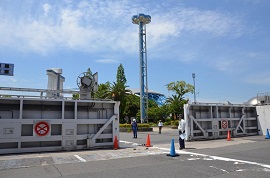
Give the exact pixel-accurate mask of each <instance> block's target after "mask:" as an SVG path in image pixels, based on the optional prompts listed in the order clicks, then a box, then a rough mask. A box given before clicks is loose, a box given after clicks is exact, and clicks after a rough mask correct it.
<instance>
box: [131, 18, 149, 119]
mask: <svg viewBox="0 0 270 178" xmlns="http://www.w3.org/2000/svg"><path fill="white" fill-rule="evenodd" d="M150 22H151V16H150V15H144V14H139V15H134V16H133V17H132V23H134V24H137V25H139V55H140V111H141V123H143V122H147V121H148V117H147V115H148V114H147V111H148V82H147V51H146V24H148V23H150Z"/></svg>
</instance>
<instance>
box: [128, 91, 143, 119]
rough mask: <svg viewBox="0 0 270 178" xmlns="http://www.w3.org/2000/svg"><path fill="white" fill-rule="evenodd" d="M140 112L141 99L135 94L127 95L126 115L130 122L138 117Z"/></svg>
mask: <svg viewBox="0 0 270 178" xmlns="http://www.w3.org/2000/svg"><path fill="white" fill-rule="evenodd" d="M139 110H140V97H138V96H136V95H134V94H130V95H127V97H126V105H125V110H124V115H125V116H128V118H129V121H131V120H130V119H131V117H136V115H137V113H138V112H139ZM129 123H130V122H129Z"/></svg>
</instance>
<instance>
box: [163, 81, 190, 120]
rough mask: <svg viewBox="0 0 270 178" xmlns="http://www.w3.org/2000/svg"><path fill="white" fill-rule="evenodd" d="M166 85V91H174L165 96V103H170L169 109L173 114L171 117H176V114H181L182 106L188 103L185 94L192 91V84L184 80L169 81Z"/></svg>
mask: <svg viewBox="0 0 270 178" xmlns="http://www.w3.org/2000/svg"><path fill="white" fill-rule="evenodd" d="M166 86H167V89H168V91H172V92H173V93H175V94H173V95H172V96H170V97H168V98H167V103H168V104H169V105H170V107H169V110H170V112H171V113H172V114H173V118H174V119H176V118H177V115H179V114H183V112H184V109H183V106H184V104H186V103H188V99H186V98H185V94H187V93H193V92H194V86H192V85H190V84H187V83H186V82H185V81H176V82H171V83H169V84H168V85H166Z"/></svg>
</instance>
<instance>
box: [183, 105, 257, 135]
mask: <svg viewBox="0 0 270 178" xmlns="http://www.w3.org/2000/svg"><path fill="white" fill-rule="evenodd" d="M184 118H185V120H186V122H187V123H188V124H187V125H186V131H187V138H186V139H187V140H197V139H218V138H226V137H227V134H228V130H230V131H231V134H232V136H235V137H237V136H249V135H257V134H258V122H257V112H256V107H255V106H250V105H232V104H229V105H226V104H220V103H218V104H210V103H196V104H186V105H185V106H184Z"/></svg>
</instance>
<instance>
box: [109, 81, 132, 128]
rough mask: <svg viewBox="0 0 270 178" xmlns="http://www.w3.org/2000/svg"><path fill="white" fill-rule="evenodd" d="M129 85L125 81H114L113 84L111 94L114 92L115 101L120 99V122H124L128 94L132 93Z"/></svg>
mask: <svg viewBox="0 0 270 178" xmlns="http://www.w3.org/2000/svg"><path fill="white" fill-rule="evenodd" d="M127 87H128V86H126V85H125V84H124V83H121V82H118V83H115V82H113V84H112V86H111V94H112V99H113V100H114V101H120V108H119V110H120V111H119V112H120V122H121V123H123V122H124V117H125V116H124V110H125V106H126V96H127V95H129V94H131V91H130V90H128V89H127Z"/></svg>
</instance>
